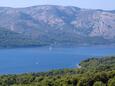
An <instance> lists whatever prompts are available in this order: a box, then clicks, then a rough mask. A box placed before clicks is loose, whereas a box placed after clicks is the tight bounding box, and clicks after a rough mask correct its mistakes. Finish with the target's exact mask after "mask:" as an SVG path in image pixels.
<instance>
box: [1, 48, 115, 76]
mask: <svg viewBox="0 0 115 86" xmlns="http://www.w3.org/2000/svg"><path fill="white" fill-rule="evenodd" d="M101 56H115V47H76V48H52V47H37V48H13V49H0V74H20V73H31V72H44V71H49V70H54V69H63V68H76V67H77V65H78V64H79V63H80V62H81V61H82V60H85V59H87V58H90V57H101Z"/></svg>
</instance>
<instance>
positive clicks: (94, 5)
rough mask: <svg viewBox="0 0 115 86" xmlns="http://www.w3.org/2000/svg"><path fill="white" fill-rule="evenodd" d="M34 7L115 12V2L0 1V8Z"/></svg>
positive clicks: (113, 0)
mask: <svg viewBox="0 0 115 86" xmlns="http://www.w3.org/2000/svg"><path fill="white" fill-rule="evenodd" d="M35 5H64V6H76V7H80V8H88V9H104V10H115V0H0V7H15V8H17V7H18V8H19V7H21V8H22V7H29V6H35Z"/></svg>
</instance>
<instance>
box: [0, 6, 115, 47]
mask: <svg viewBox="0 0 115 86" xmlns="http://www.w3.org/2000/svg"><path fill="white" fill-rule="evenodd" d="M0 27H2V28H6V29H7V30H9V31H10V32H13V33H18V34H20V37H21V36H23V35H25V36H27V37H30V38H31V39H34V40H35V41H39V42H41V43H45V44H48V45H56V46H58V45H59V46H60V45H62V46H63V45H68V46H70V45H71V46H72V45H74V46H79V45H82V46H83V45H106V44H109V45H110V44H114V43H115V34H114V33H115V12H114V11H104V10H93V9H81V8H77V7H72V6H55V5H40V6H33V7H26V8H9V7H0ZM3 34H4V33H3ZM27 37H26V38H27ZM0 42H1V41H0ZM25 45H26V44H25ZM27 45H28V44H27ZM38 45H39V44H38ZM9 46H10V45H9Z"/></svg>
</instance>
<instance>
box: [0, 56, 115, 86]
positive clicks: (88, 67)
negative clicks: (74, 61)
mask: <svg viewBox="0 0 115 86" xmlns="http://www.w3.org/2000/svg"><path fill="white" fill-rule="evenodd" d="M80 66H81V68H77V69H62V70H52V71H49V72H45V73H44V72H40V73H30V74H20V75H1V76H0V86H115V57H104V58H90V59H87V60H85V61H82V62H81V63H80Z"/></svg>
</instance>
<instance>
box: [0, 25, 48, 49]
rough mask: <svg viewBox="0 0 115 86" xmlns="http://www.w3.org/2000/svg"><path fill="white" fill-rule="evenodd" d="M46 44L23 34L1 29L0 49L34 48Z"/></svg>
mask: <svg viewBox="0 0 115 86" xmlns="http://www.w3.org/2000/svg"><path fill="white" fill-rule="evenodd" d="M45 45H46V44H45V43H43V42H41V41H39V40H37V39H32V38H30V37H29V36H26V35H23V34H21V33H16V32H13V31H10V30H8V29H4V28H1V27H0V48H12V47H28V46H29V47H31V46H32V47H34V46H45Z"/></svg>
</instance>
